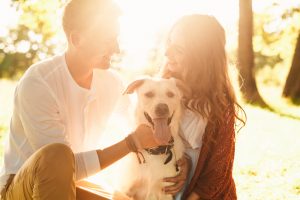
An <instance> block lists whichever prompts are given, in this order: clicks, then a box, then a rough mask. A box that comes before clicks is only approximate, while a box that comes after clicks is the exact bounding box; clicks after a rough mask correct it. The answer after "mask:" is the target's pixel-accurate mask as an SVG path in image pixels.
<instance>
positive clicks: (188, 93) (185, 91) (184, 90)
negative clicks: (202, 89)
mask: <svg viewBox="0 0 300 200" xmlns="http://www.w3.org/2000/svg"><path fill="white" fill-rule="evenodd" d="M171 79H173V80H174V81H175V83H176V86H177V88H179V90H180V91H181V92H182V95H183V96H184V97H187V98H190V97H191V96H192V89H191V88H189V87H188V86H187V85H186V84H185V83H184V82H183V81H182V80H180V79H176V78H171Z"/></svg>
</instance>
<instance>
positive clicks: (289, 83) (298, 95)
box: [283, 33, 300, 100]
mask: <svg viewBox="0 0 300 200" xmlns="http://www.w3.org/2000/svg"><path fill="white" fill-rule="evenodd" d="M283 96H285V97H290V98H292V99H294V100H295V99H300V33H299V36H298V39H297V44H296V48H295V53H294V57H293V61H292V66H291V69H290V72H289V74H288V77H287V80H286V83H285V86H284V90H283Z"/></svg>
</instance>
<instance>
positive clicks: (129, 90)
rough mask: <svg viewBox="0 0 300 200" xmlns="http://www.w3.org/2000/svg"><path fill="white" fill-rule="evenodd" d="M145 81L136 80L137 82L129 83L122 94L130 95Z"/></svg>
mask: <svg viewBox="0 0 300 200" xmlns="http://www.w3.org/2000/svg"><path fill="white" fill-rule="evenodd" d="M145 80H146V79H138V80H135V81H133V82H131V83H130V84H129V85H128V86H127V88H126V90H125V91H124V92H123V94H132V93H133V92H134V91H135V90H136V89H137V88H138V87H140V86H141V85H142V84H143V83H144V82H145Z"/></svg>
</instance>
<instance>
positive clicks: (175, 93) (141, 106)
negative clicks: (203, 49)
mask: <svg viewBox="0 0 300 200" xmlns="http://www.w3.org/2000/svg"><path fill="white" fill-rule="evenodd" d="M180 88H182V87H180V84H178V81H176V80H175V79H162V78H146V79H140V80H136V81H134V82H132V83H131V84H130V85H129V86H128V88H127V90H126V91H125V93H127V94H130V93H133V92H136V93H137V99H138V101H137V106H136V124H148V125H149V126H153V124H152V123H150V122H149V119H147V118H146V117H145V113H147V114H148V115H149V116H150V118H151V119H152V120H153V119H155V118H159V117H161V116H158V114H160V113H159V112H157V109H158V107H159V106H161V105H164V108H166V106H167V107H168V109H167V110H168V111H166V112H165V113H163V114H164V115H167V117H168V118H169V119H171V121H170V124H169V128H170V130H171V135H172V137H173V139H174V147H173V149H172V150H171V151H172V154H173V156H172V159H171V161H170V162H168V163H167V164H164V163H165V162H166V159H167V157H168V155H166V154H161V155H151V154H149V153H148V152H146V151H145V150H142V151H141V152H142V154H143V155H144V158H145V163H142V164H139V163H138V161H137V158H136V157H135V162H134V163H132V164H135V165H136V166H135V167H133V166H131V170H133V171H134V173H135V176H134V177H132V180H131V181H130V183H129V182H128V180H127V181H126V182H127V184H126V188H123V190H125V191H124V192H126V193H127V195H128V196H130V197H132V198H133V199H137V200H169V199H170V200H171V199H173V197H172V195H166V194H165V193H164V192H163V191H162V188H163V187H165V186H167V184H169V183H166V182H163V181H162V180H163V178H165V177H174V176H176V174H177V173H178V172H177V171H176V167H175V166H176V161H177V160H178V159H180V158H181V157H182V156H183V152H184V145H183V142H182V140H181V138H180V137H179V135H178V129H179V120H180V116H181V98H182V90H181V89H180ZM132 155H133V153H132ZM134 156H135V155H134ZM135 170H136V171H135ZM128 183H129V184H128Z"/></svg>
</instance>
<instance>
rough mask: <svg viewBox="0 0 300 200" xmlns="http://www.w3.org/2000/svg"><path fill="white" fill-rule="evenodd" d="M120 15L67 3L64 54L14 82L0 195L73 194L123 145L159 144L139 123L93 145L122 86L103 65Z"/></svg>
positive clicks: (102, 2) (102, 3)
mask: <svg viewBox="0 0 300 200" xmlns="http://www.w3.org/2000/svg"><path fill="white" fill-rule="evenodd" d="M119 14H120V11H119V9H118V7H117V6H116V5H115V4H114V3H113V2H112V1H110V0H71V1H70V2H69V3H68V4H67V5H66V7H65V10H64V16H63V28H64V31H65V34H66V38H67V40H68V48H67V50H66V52H65V53H64V54H63V55H58V56H55V57H53V58H50V59H48V60H45V61H42V62H40V63H38V64H35V65H33V66H31V67H30V68H29V69H28V70H27V71H26V73H25V74H24V76H23V77H22V79H21V80H20V81H19V83H18V85H17V87H16V90H15V97H14V111H13V115H12V119H11V126H10V134H9V142H8V144H7V146H6V149H5V156H4V166H3V169H2V176H1V181H2V182H3V183H4V185H5V186H4V188H3V190H2V195H1V199H7V200H12V199H26V200H27V199H50V200H54V199H55V200H60V199H61V200H65V199H75V181H76V180H80V179H82V178H85V177H88V176H90V175H92V174H94V173H96V172H98V171H100V170H101V169H104V168H105V167H107V166H109V165H110V164H112V163H113V162H115V161H117V160H119V159H120V158H122V157H123V156H125V155H126V154H128V153H129V152H130V151H135V150H136V149H139V148H149V147H155V146H158V145H160V144H162V143H160V141H157V140H155V138H153V136H152V131H151V129H150V128H149V127H147V126H145V125H140V126H138V127H137V129H136V130H135V131H134V132H133V133H132V134H130V137H127V138H126V139H124V140H122V141H120V142H118V143H116V144H114V145H112V146H110V147H108V148H105V149H103V150H99V149H98V150H94V149H97V141H98V140H97V138H99V136H100V135H101V133H102V132H103V129H104V128H105V126H106V124H107V121H108V118H109V116H110V115H111V113H112V112H113V110H114V109H115V107H116V105H117V104H118V101H119V99H120V97H121V94H122V91H123V87H122V82H121V80H120V78H119V77H118V75H117V74H116V73H115V72H113V71H112V70H109V65H110V59H111V56H112V55H113V54H115V53H119V46H118V41H117V37H118V34H119V25H118V17H119ZM183 168H184V167H183ZM181 174H183V175H181V178H182V177H184V173H181ZM178 178H180V177H178ZM178 178H177V179H176V177H175V178H174V180H172V181H173V182H176V181H178ZM172 192H173V193H174V192H177V191H171V193H172Z"/></svg>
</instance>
